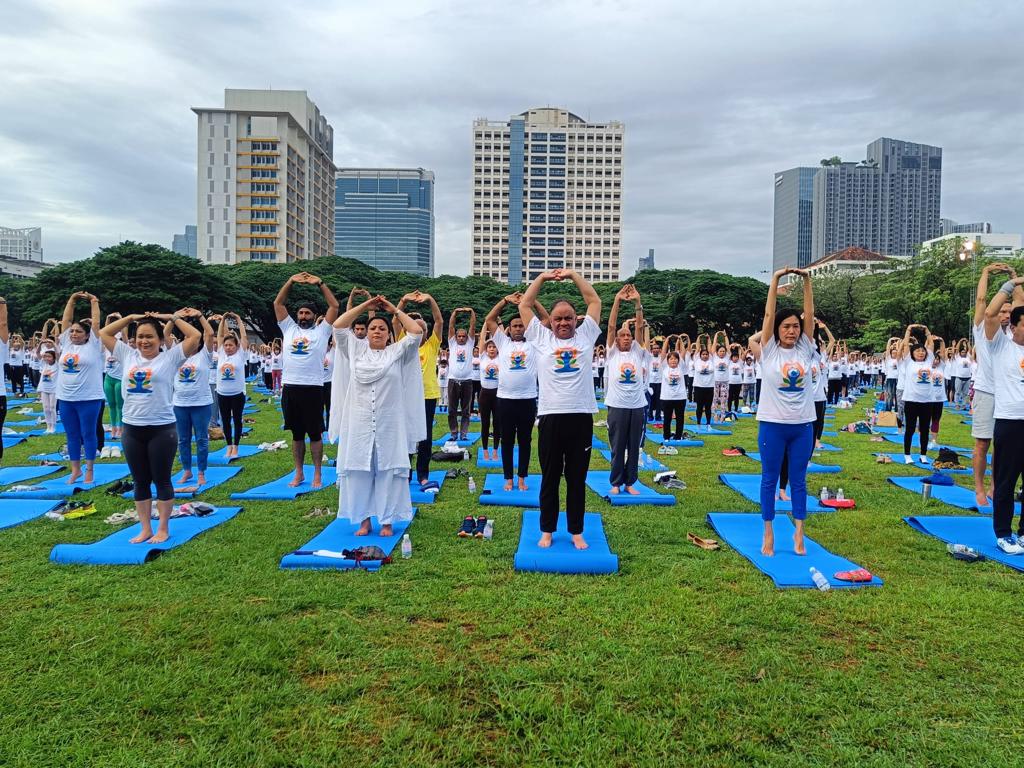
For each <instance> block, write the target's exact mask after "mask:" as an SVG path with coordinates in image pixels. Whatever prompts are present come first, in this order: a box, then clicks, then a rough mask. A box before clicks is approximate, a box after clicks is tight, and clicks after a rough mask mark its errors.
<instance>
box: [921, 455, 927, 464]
mask: <svg viewBox="0 0 1024 768" xmlns="http://www.w3.org/2000/svg"><path fill="white" fill-rule="evenodd" d="M920 459H921V463H922V464H927V463H928V457H927V456H921V457H920Z"/></svg>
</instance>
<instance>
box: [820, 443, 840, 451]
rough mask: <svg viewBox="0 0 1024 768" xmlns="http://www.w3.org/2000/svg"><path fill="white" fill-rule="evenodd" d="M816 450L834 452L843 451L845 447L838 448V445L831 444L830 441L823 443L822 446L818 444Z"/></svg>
mask: <svg viewBox="0 0 1024 768" xmlns="http://www.w3.org/2000/svg"><path fill="white" fill-rule="evenodd" d="M814 450H816V451H830V452H832V453H841V452H842V450H843V449H842V448H836V446H834V445H829V444H828V443H822V444H821V445H820V446H818V447H817V448H815V449H814Z"/></svg>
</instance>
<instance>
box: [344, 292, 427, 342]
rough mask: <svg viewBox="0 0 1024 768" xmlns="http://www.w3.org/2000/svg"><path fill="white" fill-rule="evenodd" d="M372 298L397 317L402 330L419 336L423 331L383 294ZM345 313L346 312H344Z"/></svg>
mask: <svg viewBox="0 0 1024 768" xmlns="http://www.w3.org/2000/svg"><path fill="white" fill-rule="evenodd" d="M373 300H374V301H375V302H376V303H377V306H379V307H380V308H381V309H382V310H384V311H385V312H391V313H392V314H394V316H395V317H397V318H398V319H399V321H400V322H401V323H402V330H404V331H405V332H406V333H407V334H409V335H415V336H419V335H420V334H421V333H422V332H423V331H422V329H421V328H420V326H419V324H418V323H417V322H416V321H415V320H413V319H412V318H411V317H409V315H407V314H406V313H405V312H403V311H402V310H400V309H399V308H398V307H396V306H395V305H394V304H392V303H391V302H390V301H388V300H387V299H386V298H384V297H383V296H376V297H375V298H374V299H373ZM345 314H348V313H347V312H346V313H345Z"/></svg>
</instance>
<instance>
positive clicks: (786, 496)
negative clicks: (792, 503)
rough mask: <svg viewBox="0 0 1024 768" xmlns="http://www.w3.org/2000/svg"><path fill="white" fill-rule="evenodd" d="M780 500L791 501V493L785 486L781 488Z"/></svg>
mask: <svg viewBox="0 0 1024 768" xmlns="http://www.w3.org/2000/svg"><path fill="white" fill-rule="evenodd" d="M779 501H789V494H788V493H786V489H785V488H779Z"/></svg>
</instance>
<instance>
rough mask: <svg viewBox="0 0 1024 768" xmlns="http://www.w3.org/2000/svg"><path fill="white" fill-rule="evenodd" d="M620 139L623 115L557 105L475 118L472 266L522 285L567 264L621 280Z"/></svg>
mask: <svg viewBox="0 0 1024 768" xmlns="http://www.w3.org/2000/svg"><path fill="white" fill-rule="evenodd" d="M622 144H623V125H622V123H620V122H614V121H613V122H608V123H588V122H587V121H585V120H584V119H583V118H581V117H579V116H577V115H574V114H573V113H572V112H569V111H567V110H564V109H558V108H553V107H545V108H538V109H531V110H529V111H527V112H523V113H522V114H520V115H516V116H514V117H512V118H511V119H510V120H509V121H508V122H495V121H491V120H487V119H480V120H476V121H475V122H474V123H473V150H474V151H473V235H472V237H473V265H472V267H473V269H472V271H473V274H474V275H487V276H490V277H493V278H495V279H497V280H501V281H503V282H507V283H512V284H517V283H521V282H525V281H529V280H532V279H533V278H534V277H536V276H537V275H538V274H539V273H541V272H543V271H545V270H548V269H555V268H558V267H565V268H570V269H575V270H576V271H577V272H579V273H580V274H581V275H582V276H583V277H584V278H585V279H587V280H590V281H599V280H617V279H618V278H619V274H620V261H621V254H622Z"/></svg>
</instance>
